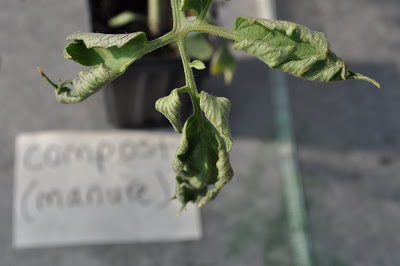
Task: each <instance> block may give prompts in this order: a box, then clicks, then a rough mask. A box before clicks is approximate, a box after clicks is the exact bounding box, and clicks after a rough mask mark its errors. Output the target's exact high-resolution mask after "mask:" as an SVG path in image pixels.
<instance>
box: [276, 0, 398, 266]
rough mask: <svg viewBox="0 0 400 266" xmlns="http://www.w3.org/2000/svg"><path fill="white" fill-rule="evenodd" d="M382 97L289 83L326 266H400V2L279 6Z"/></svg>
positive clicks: (318, 249)
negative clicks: (317, 34)
mask: <svg viewBox="0 0 400 266" xmlns="http://www.w3.org/2000/svg"><path fill="white" fill-rule="evenodd" d="M277 5H278V15H279V18H280V19H285V20H292V21H295V22H297V23H301V24H303V25H306V26H308V27H310V28H312V29H317V30H320V31H323V32H325V33H326V35H327V37H328V40H330V43H331V48H332V50H333V51H335V52H337V54H338V55H339V56H341V57H343V58H345V59H346V60H347V61H348V64H349V66H350V67H352V68H353V70H355V71H357V72H361V73H365V74H366V75H368V76H371V77H373V78H375V79H376V80H378V81H379V82H380V83H381V85H382V89H380V90H379V89H376V88H375V87H373V86H371V85H369V84H367V83H363V82H357V81H348V82H341V83H334V84H320V83H312V82H307V81H303V80H298V79H295V78H289V88H290V96H291V102H292V111H293V116H294V123H295V132H296V136H297V143H298V152H299V154H298V155H299V161H300V166H301V170H302V175H303V179H304V183H305V190H306V197H307V201H308V207H309V212H310V219H311V232H312V239H313V244H314V249H315V255H316V261H317V265H332V266H333V265H335V266H336V265H360V266H361V265H362V266H367V265H368V266H369V265H370V266H373V265H400V255H399V253H398V250H399V249H400V238H399V237H398V233H397V232H398V231H399V229H400V200H399V199H400V176H399V172H400V171H399V170H400V142H399V132H400V123H399V115H400V108H399V106H400V91H399V85H398V84H399V78H398V77H399V64H400V20H399V18H400V17H399V10H400V2H399V1H391V0H383V1H369V0H365V1H345V0H337V1H329V0H324V1H319V0H311V1H301V4H300V3H299V2H298V1H291V0H282V1H278V2H277Z"/></svg>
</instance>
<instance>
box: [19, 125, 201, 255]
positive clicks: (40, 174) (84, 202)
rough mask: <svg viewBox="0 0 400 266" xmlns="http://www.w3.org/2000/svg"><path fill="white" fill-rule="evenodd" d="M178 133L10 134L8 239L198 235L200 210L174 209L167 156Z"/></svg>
mask: <svg viewBox="0 0 400 266" xmlns="http://www.w3.org/2000/svg"><path fill="white" fill-rule="evenodd" d="M178 142H179V136H178V135H174V134H169V133H164V132H149V131H111V132H102V133H99V132H84V133H82V132H47V133H35V134H23V135H20V136H18V137H17V139H16V152H15V185H14V246H15V247H17V248H22V247H37V246H56V245H70V244H96V243H131V242H162V241H183V240H196V239H199V238H201V236H202V230H201V222H200V213H199V211H198V209H197V208H196V207H193V206H188V211H184V212H183V213H182V215H181V217H177V214H178V211H179V209H180V207H181V206H180V203H179V202H177V201H169V199H170V198H171V197H172V195H173V194H174V189H175V174H174V172H173V171H172V167H171V164H172V162H173V159H174V153H175V151H176V148H177V144H178Z"/></svg>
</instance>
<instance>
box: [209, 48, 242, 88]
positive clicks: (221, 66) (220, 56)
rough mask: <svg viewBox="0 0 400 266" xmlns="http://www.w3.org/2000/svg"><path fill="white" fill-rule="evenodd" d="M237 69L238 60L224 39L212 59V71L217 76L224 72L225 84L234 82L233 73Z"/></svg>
mask: <svg viewBox="0 0 400 266" xmlns="http://www.w3.org/2000/svg"><path fill="white" fill-rule="evenodd" d="M235 69H236V61H235V58H234V57H233V55H232V54H231V53H230V51H229V49H228V45H227V42H226V41H224V43H223V45H222V46H221V48H219V49H218V50H217V51H216V52H215V53H214V55H213V57H212V59H211V67H210V72H211V74H213V75H215V76H219V75H221V74H224V78H225V84H230V83H231V82H232V78H233V74H234V72H235Z"/></svg>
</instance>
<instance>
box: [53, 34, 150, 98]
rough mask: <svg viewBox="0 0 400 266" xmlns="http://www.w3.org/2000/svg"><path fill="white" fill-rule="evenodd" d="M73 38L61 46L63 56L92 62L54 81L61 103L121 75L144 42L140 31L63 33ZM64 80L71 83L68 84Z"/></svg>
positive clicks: (85, 62)
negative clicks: (68, 77)
mask: <svg viewBox="0 0 400 266" xmlns="http://www.w3.org/2000/svg"><path fill="white" fill-rule="evenodd" d="M67 41H73V42H72V43H71V44H69V45H68V46H67V47H66V48H65V50H64V57H65V58H68V59H72V60H74V61H76V62H78V63H80V64H82V65H85V66H95V67H94V68H93V69H91V70H90V71H82V72H80V73H79V77H78V78H76V79H73V80H68V81H65V82H62V83H61V84H60V85H56V84H54V83H53V82H51V81H50V80H49V79H48V78H47V77H46V79H47V80H48V81H49V82H50V84H52V86H53V87H55V93H56V98H57V100H58V101H60V102H62V103H76V102H81V101H83V100H85V99H86V98H88V97H89V96H90V95H92V94H93V93H95V92H97V91H99V90H100V89H101V88H102V87H103V86H105V85H107V84H108V83H110V82H111V81H112V80H114V79H115V78H117V77H118V76H120V75H122V74H123V73H124V72H125V70H126V68H127V67H128V66H129V65H130V64H132V63H133V62H134V61H135V60H137V59H138V58H139V57H140V56H141V52H142V51H143V49H144V48H145V47H147V45H148V41H147V39H146V35H145V34H144V33H143V32H137V33H131V34H116V35H113V34H101V33H84V32H76V33H73V34H71V35H69V36H68V37H67ZM66 84H72V85H73V88H69V87H68V86H66Z"/></svg>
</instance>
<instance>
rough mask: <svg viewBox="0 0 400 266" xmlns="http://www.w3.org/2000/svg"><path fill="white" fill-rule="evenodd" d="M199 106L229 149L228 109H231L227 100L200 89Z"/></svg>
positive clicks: (230, 139)
mask: <svg viewBox="0 0 400 266" xmlns="http://www.w3.org/2000/svg"><path fill="white" fill-rule="evenodd" d="M200 108H201V110H202V111H203V112H204V114H205V116H206V118H207V119H208V120H209V121H210V122H211V124H212V125H213V126H214V127H215V128H216V129H217V130H218V132H219V134H220V135H221V137H222V138H223V139H224V140H225V142H226V147H227V150H228V151H230V150H231V149H232V146H233V141H232V137H231V132H230V130H229V111H230V109H231V103H230V102H229V100H228V99H226V98H223V97H214V96H212V95H210V94H208V93H206V92H204V91H202V92H201V94H200Z"/></svg>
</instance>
